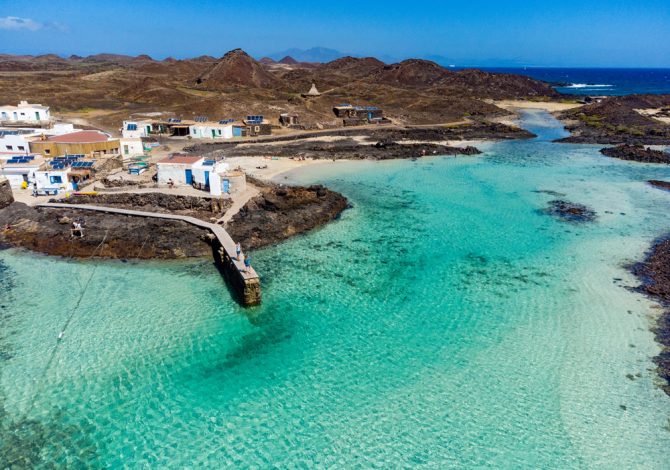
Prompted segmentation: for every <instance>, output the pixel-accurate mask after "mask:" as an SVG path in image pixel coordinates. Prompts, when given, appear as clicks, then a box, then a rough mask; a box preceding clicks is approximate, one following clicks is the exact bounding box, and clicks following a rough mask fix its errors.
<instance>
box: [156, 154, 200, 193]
mask: <svg viewBox="0 0 670 470" xmlns="http://www.w3.org/2000/svg"><path fill="white" fill-rule="evenodd" d="M203 160H204V159H203V158H202V157H201V156H196V155H182V154H173V155H170V156H169V157H167V158H164V159H162V160H160V161H158V162H157V163H156V168H157V171H158V184H168V183H169V182H172V183H173V184H175V185H189V186H190V185H192V184H193V165H195V164H196V163H198V162H201V161H203Z"/></svg>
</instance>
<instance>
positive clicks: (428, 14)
mask: <svg viewBox="0 0 670 470" xmlns="http://www.w3.org/2000/svg"><path fill="white" fill-rule="evenodd" d="M530 3H531V2H529V1H527V0H526V1H520V0H505V1H500V0H497V1H488V0H485V1H462V0H461V1H457V2H452V1H432V0H428V1H420V2H397V1H393V0H388V1H386V2H318V1H311V2H310V1H292V0H286V1H276V0H275V1H265V0H257V1H256V2H240V1H239V0H238V1H212V0H201V1H198V0H190V1H188V0H181V1H174V0H162V1H149V0H133V1H127V0H114V1H95V2H93V1H90V2H83V1H81V2H75V1H70V0H33V1H29V2H28V1H13V0H0V53H11V54H43V53H56V54H61V55H69V54H79V55H88V54H96V53H100V52H112V53H119V54H130V55H138V54H143V53H145V54H149V55H151V56H152V57H155V58H164V57H167V56H173V57H177V58H184V57H194V56H198V55H202V54H209V55H213V56H216V57H219V56H221V55H223V53H225V52H226V51H228V50H230V49H234V48H237V47H241V48H242V49H244V50H246V51H247V52H249V53H250V54H252V55H254V56H257V57H260V56H262V55H266V54H270V53H274V52H278V51H282V50H285V49H289V48H292V47H298V48H303V49H307V48H310V47H313V46H323V47H329V48H333V49H337V50H340V51H344V52H349V53H353V54H357V55H374V56H382V57H386V58H397V59H402V58H407V57H426V56H432V55H439V56H443V57H445V58H448V59H449V60H450V61H453V62H454V63H455V64H457V65H480V64H485V65H511V64H516V65H539V66H618V67H670V0H663V1H656V0H638V1H630V0H629V1H620V0H608V1H605V0H591V1H573V0H559V1H551V2H546V1H536V2H533V4H532V6H531V5H529V4H530Z"/></svg>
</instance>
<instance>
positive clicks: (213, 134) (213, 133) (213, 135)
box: [212, 129, 216, 139]
mask: <svg viewBox="0 0 670 470" xmlns="http://www.w3.org/2000/svg"><path fill="white" fill-rule="evenodd" d="M214 137H216V130H215V129H212V139H213V138H214Z"/></svg>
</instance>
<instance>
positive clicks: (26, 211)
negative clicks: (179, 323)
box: [0, 202, 211, 259]
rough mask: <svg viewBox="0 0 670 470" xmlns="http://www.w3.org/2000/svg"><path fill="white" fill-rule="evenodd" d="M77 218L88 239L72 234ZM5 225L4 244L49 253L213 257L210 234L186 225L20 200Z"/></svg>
mask: <svg viewBox="0 0 670 470" xmlns="http://www.w3.org/2000/svg"><path fill="white" fill-rule="evenodd" d="M74 220H82V221H83V223H84V237H83V238H79V237H72V236H71V233H70V228H71V225H72V222H73V221H74ZM7 225H9V228H6V227H7ZM0 226H1V227H3V228H4V230H3V231H2V232H1V233H0V240H2V241H4V242H5V243H7V244H9V245H11V246H16V247H21V248H27V249H29V250H32V251H37V252H40V253H46V254H49V255H57V256H66V257H75V258H87V257H90V256H96V257H100V258H118V259H125V258H139V259H174V258H186V257H200V256H207V255H209V254H211V248H210V246H209V244H208V241H209V239H208V238H207V235H208V232H207V230H202V229H198V228H196V227H194V226H192V225H189V224H187V223H185V222H177V221H168V220H159V219H149V218H143V217H129V216H123V215H113V214H103V213H99V212H92V211H81V210H74V209H72V210H70V209H46V208H45V209H35V208H32V207H28V206H26V205H25V204H22V203H18V202H15V203H14V204H12V205H11V206H9V207H7V208H5V209H3V210H0ZM103 240H104V243H103Z"/></svg>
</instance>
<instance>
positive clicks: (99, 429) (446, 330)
mask: <svg viewBox="0 0 670 470" xmlns="http://www.w3.org/2000/svg"><path fill="white" fill-rule="evenodd" d="M523 119H524V125H525V126H526V127H528V128H529V129H530V130H532V131H534V132H536V133H538V134H539V135H540V137H539V138H538V139H536V140H532V141H516V142H499V143H490V144H485V145H483V146H482V149H483V150H484V151H485V154H484V155H483V156H480V157H431V158H425V159H421V160H419V161H416V162H411V161H407V160H403V161H386V162H370V161H366V162H347V163H339V164H333V165H318V166H314V167H311V168H309V167H308V168H306V169H304V170H303V171H301V172H299V173H295V174H293V175H290V176H288V179H287V180H286V181H294V182H299V183H313V182H319V183H324V184H327V185H328V186H329V187H331V188H333V189H335V190H337V191H340V192H342V193H343V194H345V195H346V196H347V197H348V198H350V200H351V201H352V203H353V208H352V209H350V210H347V211H346V212H345V213H344V214H343V216H342V217H341V219H340V220H337V221H334V222H333V223H331V224H329V225H327V226H325V227H323V228H321V229H319V230H316V231H314V232H312V233H309V234H307V235H305V236H300V237H296V238H294V239H291V240H289V241H287V242H285V243H282V244H280V245H278V246H276V247H271V248H267V249H264V250H259V251H257V252H255V253H254V255H253V258H254V263H255V267H256V269H257V270H258V272H259V273H261V276H262V282H263V295H264V299H263V304H262V305H261V306H260V307H258V308H253V309H248V310H245V309H242V308H240V307H239V306H238V305H237V304H236V303H235V302H233V301H232V300H231V298H230V295H229V293H228V290H227V289H226V287H225V284H224V282H223V280H222V278H221V276H220V274H219V273H218V271H217V269H216V268H215V267H214V266H213V265H212V263H211V261H210V260H201V261H186V262H169V263H158V262H129V263H121V262H111V261H110V262H99V261H96V262H85V261H69V260H64V259H59V258H50V257H45V256H39V255H35V254H31V253H26V252H19V251H16V250H4V251H0V433H1V437H2V439H0V467H2V468H4V467H6V466H7V465H8V462H11V461H17V460H18V461H20V462H23V463H26V464H25V465H24V468H202V467H206V468H359V467H364V468H373V467H374V468H409V467H420V468H436V469H442V468H510V469H511V468H514V469H521V468H528V469H540V468H560V469H572V468H575V469H578V468H614V469H630V468H644V469H668V449H670V429H669V428H668V426H669V425H670V423H669V422H668V417H669V416H670V398H669V397H668V396H666V395H665V394H664V393H663V392H662V391H661V390H660V389H659V388H658V387H657V386H656V385H655V382H656V381H657V377H656V373H655V370H654V364H653V363H652V360H651V358H652V357H653V356H654V355H655V354H657V353H658V350H659V348H658V345H657V344H655V342H654V340H653V336H652V333H651V332H650V331H649V328H650V322H651V319H652V317H653V315H654V314H657V313H658V309H656V308H655V305H654V304H653V303H652V302H651V301H649V300H648V299H646V298H645V297H644V296H642V295H640V294H638V293H636V292H633V291H632V290H631V289H630V288H631V287H633V286H636V285H637V283H638V282H637V280H636V279H634V278H633V276H632V275H631V274H630V273H629V272H628V270H627V268H626V267H625V266H626V265H627V264H628V263H630V262H632V261H635V260H639V259H641V258H642V257H643V254H644V252H645V250H646V249H647V248H648V247H649V245H650V243H652V241H653V240H654V239H655V238H656V237H658V236H660V235H662V234H663V233H664V231H665V230H667V227H668V225H669V224H670V211H668V204H669V199H668V198H669V197H670V196H669V195H668V193H667V192H663V191H660V190H658V189H654V188H652V187H650V186H649V185H648V184H646V183H645V181H646V180H647V179H650V178H656V179H668V178H670V168H668V167H665V166H654V165H646V164H640V163H634V162H624V161H619V160H614V159H609V158H605V157H603V156H602V155H600V154H599V153H598V148H599V147H596V146H588V145H567V144H555V143H551V142H550V140H551V139H554V138H557V137H560V136H562V135H564V132H563V130H562V129H561V127H560V125H558V123H557V122H556V121H555V120H554V119H553V118H552V117H551V116H549V115H547V114H544V113H542V112H528V113H526V114H525V115H524V118H523ZM556 198H560V199H565V200H569V201H573V202H577V203H582V204H586V205H587V206H589V207H591V208H593V209H594V210H595V211H596V212H597V214H598V217H597V220H596V221H595V222H592V223H587V224H584V225H574V224H570V223H566V222H562V221H559V220H556V219H555V218H553V217H551V216H549V215H547V214H545V213H544V212H543V211H542V210H543V209H544V208H545V207H547V204H548V202H549V201H550V200H552V199H556ZM89 279H90V285H88V288H87V289H86V288H85V287H86V286H87V283H88V281H89ZM79 301H81V303H78V302H79ZM69 317H71V321H70V322H69V326H67V329H66V331H65V336H64V338H63V340H62V341H61V342H60V343H58V342H57V335H58V332H59V331H60V330H61V329H62V328H63V326H64V325H65V324H66V322H67V321H68V318H69Z"/></svg>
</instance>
